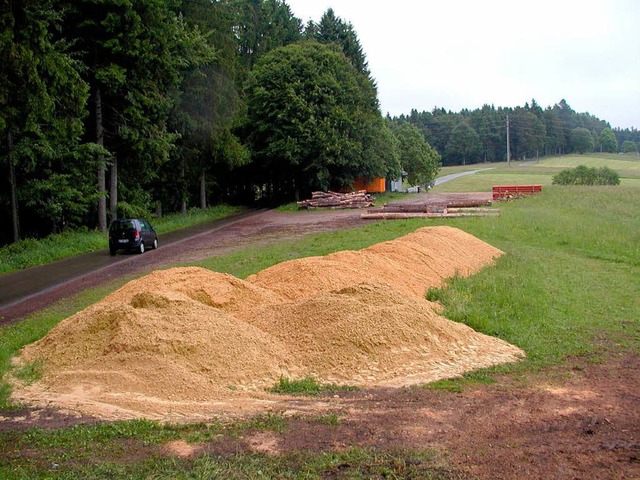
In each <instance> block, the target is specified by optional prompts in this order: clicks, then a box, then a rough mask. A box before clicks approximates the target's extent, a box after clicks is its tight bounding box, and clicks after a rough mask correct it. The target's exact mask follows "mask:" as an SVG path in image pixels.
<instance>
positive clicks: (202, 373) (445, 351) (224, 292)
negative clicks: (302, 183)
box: [14, 227, 523, 418]
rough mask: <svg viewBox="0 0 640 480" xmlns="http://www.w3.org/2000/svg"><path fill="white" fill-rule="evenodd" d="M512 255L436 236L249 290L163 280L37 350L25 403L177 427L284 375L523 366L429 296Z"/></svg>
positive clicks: (436, 232) (456, 233) (195, 272)
mask: <svg viewBox="0 0 640 480" xmlns="http://www.w3.org/2000/svg"><path fill="white" fill-rule="evenodd" d="M500 254H501V252H500V251H499V250H497V249H495V248H493V247H491V246H489V245H487V244H486V243H484V242H481V241H480V240H478V239H476V238H475V237H473V236H471V235H468V234H466V233H464V232H461V231H460V230H456V229H453V228H448V227H431V228H423V229H420V230H417V231H416V232H414V233H413V234H410V235H407V236H405V237H402V238H400V239H398V240H394V241H391V242H385V243H381V244H378V245H374V246H372V247H370V248H367V249H364V250H360V251H357V252H353V251H349V252H338V253H335V254H332V255H328V256H326V257H314V258H307V259H300V260H294V261H290V262H285V263H283V264H279V265H276V266H274V267H271V268H269V269H266V270H264V271H262V272H260V273H258V274H257V275H254V276H252V277H250V278H248V279H247V280H246V281H244V280H240V279H238V278H235V277H233V276H230V275H224V274H220V273H215V272H211V271H208V270H205V269H201V268H195V267H191V268H174V269H169V270H163V271H156V272H153V273H152V274H150V275H147V276H145V277H142V278H140V279H137V280H134V281H132V282H129V283H128V284H127V285H125V286H124V287H122V288H121V289H119V290H118V291H116V292H114V293H112V294H111V295H109V296H107V297H106V298H105V299H104V300H102V301H101V302H99V303H97V304H95V305H93V306H91V307H89V308H87V309H86V310H84V311H82V312H79V313H78V314H76V315H74V316H72V317H69V318H68V319H66V320H64V321H62V322H61V323H60V324H59V325H58V326H56V327H55V328H54V329H52V330H51V332H50V333H49V334H48V335H47V336H45V337H44V338H43V339H41V340H40V341H38V342H35V343H33V344H31V345H28V346H26V347H25V348H24V349H23V351H22V352H21V355H20V357H19V358H18V363H29V362H34V361H41V362H42V366H43V376H42V378H41V380H40V381H39V382H37V383H36V384H34V385H31V386H21V387H20V388H16V390H15V393H14V396H15V398H16V399H20V400H23V401H32V402H44V401H47V402H53V403H54V404H57V405H63V406H66V407H68V408H72V409H76V410H82V411H86V412H90V413H94V414H98V415H101V416H110V417H111V418H123V417H124V418H128V417H136V416H146V417H151V418H168V417H170V416H171V415H174V416H175V415H191V416H192V415H194V414H202V415H206V414H208V413H211V412H214V411H217V410H225V409H229V408H231V409H233V405H234V402H236V403H237V402H238V401H243V400H246V399H247V398H251V399H254V401H256V402H265V401H267V400H268V399H269V398H270V396H269V395H267V394H266V393H265V392H264V388H265V387H267V386H271V385H273V384H274V383H275V382H276V381H277V379H278V378H279V377H280V376H287V377H294V378H301V377H305V376H313V377H315V378H317V379H318V380H319V381H322V382H338V383H348V384H353V385H403V384H409V383H422V382H428V381H432V380H435V379H438V378H443V377H450V376H455V375H458V374H461V373H463V372H464V371H467V370H471V369H475V368H481V367H486V366H490V365H494V364H497V363H503V362H509V361H514V360H516V359H517V358H519V356H521V355H523V352H522V351H521V350H520V349H518V348H517V347H514V346H512V345H509V344H507V343H506V342H504V341H502V340H499V339H496V338H493V337H489V336H486V335H482V334H479V333H477V332H475V331H473V330H472V329H470V328H469V327H466V326H464V325H461V324H457V323H454V322H451V321H449V320H447V319H445V318H443V317H440V316H439V315H438V314H437V313H436V312H435V311H434V305H433V304H431V303H430V302H427V301H426V300H425V299H424V293H425V290H426V288H428V287H431V286H437V285H441V284H442V282H443V281H444V279H446V278H447V277H449V276H452V275H454V274H456V273H459V274H461V275H468V274H470V273H472V272H474V271H477V270H478V269H479V268H481V267H482V266H484V265H486V264H488V263H490V262H491V261H492V259H493V258H495V257H497V256H499V255H500ZM106 412H109V413H106Z"/></svg>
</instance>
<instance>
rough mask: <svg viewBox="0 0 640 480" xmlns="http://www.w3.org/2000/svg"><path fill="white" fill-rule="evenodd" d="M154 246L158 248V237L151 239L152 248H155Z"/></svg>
mask: <svg viewBox="0 0 640 480" xmlns="http://www.w3.org/2000/svg"><path fill="white" fill-rule="evenodd" d="M156 248H158V237H156V238H154V239H153V249H154V250H155V249H156Z"/></svg>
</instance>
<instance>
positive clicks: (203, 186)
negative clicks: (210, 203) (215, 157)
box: [200, 170, 207, 210]
mask: <svg viewBox="0 0 640 480" xmlns="http://www.w3.org/2000/svg"><path fill="white" fill-rule="evenodd" d="M200 208H202V209H203V210H204V209H205V208H207V183H206V178H205V174H204V170H203V171H202V175H200Z"/></svg>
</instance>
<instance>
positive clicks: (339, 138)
mask: <svg viewBox="0 0 640 480" xmlns="http://www.w3.org/2000/svg"><path fill="white" fill-rule="evenodd" d="M0 28H1V30H0V52H1V54H2V59H3V64H2V67H1V70H0V168H1V169H2V171H3V173H4V175H3V176H2V180H0V220H1V221H2V224H3V225H5V228H3V229H1V230H0V244H4V243H9V242H12V241H18V240H19V239H21V238H24V237H26V236H35V237H41V236H45V235H48V234H50V233H56V232H62V231H64V230H67V229H74V228H90V229H94V228H97V229H100V230H103V231H104V230H105V229H106V228H107V225H108V222H109V221H110V220H111V219H112V218H116V217H119V216H120V217H121V216H138V215H148V214H150V213H154V214H156V215H162V213H163V212H186V211H187V209H189V208H194V207H197V208H204V207H206V206H207V205H209V204H213V203H216V202H223V201H224V202H239V203H244V204H251V203H254V202H272V203H273V202H285V201H290V200H292V199H297V198H301V197H304V196H307V195H309V193H310V192H311V191H312V190H316V189H329V188H332V189H340V188H349V186H350V185H352V184H353V182H354V181H355V180H356V179H357V178H372V177H374V176H384V177H388V178H397V177H398V176H400V174H401V173H402V172H405V173H406V175H407V177H408V180H409V181H410V182H412V183H415V184H420V183H427V182H429V181H430V180H432V179H433V178H434V176H435V175H436V173H437V169H438V166H439V165H440V164H441V163H444V164H445V165H450V164H457V163H472V162H481V161H492V160H504V159H506V132H507V117H508V122H509V132H510V147H511V156H512V158H530V157H535V156H538V155H540V156H541V155H547V154H552V153H568V152H573V151H578V152H585V151H590V150H597V151H618V150H624V151H635V150H637V145H638V142H639V141H640V135H639V133H638V131H637V130H620V129H615V130H612V129H611V128H610V126H609V124H608V123H607V122H605V121H603V120H599V119H597V118H595V117H593V116H591V115H589V114H586V113H585V114H583V113H576V112H574V111H573V110H572V109H571V108H570V107H569V105H568V104H567V103H566V102H565V101H564V100H562V101H560V102H559V103H558V104H557V105H554V106H552V107H547V108H546V109H542V108H541V107H540V106H538V105H537V104H536V102H535V101H532V102H531V103H530V104H528V103H527V104H525V106H524V107H515V108H497V109H496V108H494V107H493V106H484V107H483V108H482V109H479V110H475V111H466V110H463V111H461V112H458V113H453V112H447V111H445V110H443V109H434V110H433V111H432V112H421V113H420V112H417V111H412V112H411V113H410V114H409V115H406V116H405V115H403V116H400V117H396V118H390V117H389V116H388V115H387V117H386V118H385V117H383V115H382V113H381V111H380V106H379V102H378V94H377V87H376V82H375V79H374V78H373V76H372V74H371V72H370V71H369V68H368V64H367V60H366V56H365V53H364V49H363V46H362V45H361V44H360V41H359V39H358V36H357V33H356V32H355V30H354V28H353V26H352V25H351V24H350V23H349V22H347V21H345V20H343V19H341V18H340V17H338V16H337V15H336V14H335V13H334V12H333V10H328V11H327V12H326V13H325V14H324V15H323V16H322V18H320V19H319V20H318V22H317V23H316V22H314V21H310V22H309V23H308V24H306V25H303V24H302V22H301V20H300V19H298V18H296V17H295V16H294V15H293V14H292V12H291V9H290V8H289V6H288V5H287V4H286V2H284V1H282V0H185V1H180V0H132V1H122V0H12V1H10V2H6V1H5V2H3V3H2V11H1V12H0ZM634 149H635V150H634Z"/></svg>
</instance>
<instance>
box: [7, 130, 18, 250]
mask: <svg viewBox="0 0 640 480" xmlns="http://www.w3.org/2000/svg"><path fill="white" fill-rule="evenodd" d="M7 148H8V152H7V162H8V163H9V185H10V187H11V223H12V225H13V241H14V242H18V241H20V218H19V217H18V194H17V190H18V189H17V185H16V166H15V164H14V163H13V138H12V137H11V131H10V130H7Z"/></svg>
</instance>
